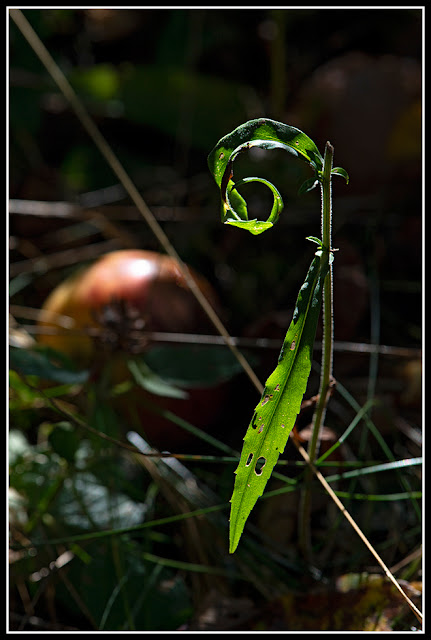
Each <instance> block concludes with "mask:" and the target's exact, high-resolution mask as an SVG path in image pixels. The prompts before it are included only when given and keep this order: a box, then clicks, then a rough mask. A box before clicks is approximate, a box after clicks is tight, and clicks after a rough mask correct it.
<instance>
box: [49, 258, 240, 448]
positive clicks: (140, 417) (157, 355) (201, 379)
mask: <svg viewBox="0 0 431 640" xmlns="http://www.w3.org/2000/svg"><path fill="white" fill-rule="evenodd" d="M189 271H190V274H191V276H192V277H193V278H194V280H195V281H196V283H197V284H198V286H199V288H200V289H201V291H202V292H203V293H204V295H205V296H206V298H207V299H208V301H209V302H210V304H211V305H212V306H213V308H214V309H215V310H216V311H217V312H220V305H219V302H218V298H217V295H216V293H215V291H214V289H213V287H212V286H211V285H210V283H209V282H208V281H207V280H206V279H205V278H204V277H203V276H201V275H200V274H198V273H197V272H196V271H194V270H193V269H191V268H190V267H189ZM43 312H44V315H43V318H44V319H43V321H41V322H40V323H39V325H40V327H41V331H46V333H41V334H40V337H39V342H40V343H41V344H43V345H46V346H49V347H51V348H53V349H55V350H57V351H61V352H63V353H65V354H66V355H68V356H69V357H70V359H71V360H73V361H74V362H75V363H76V364H77V365H79V366H80V367H83V368H89V369H90V371H91V376H92V380H95V381H96V383H97V381H98V380H99V379H102V378H103V384H104V388H111V389H112V388H113V387H114V386H116V387H117V388H118V385H121V383H127V382H129V383H130V388H129V389H128V390H127V391H125V392H124V393H121V394H119V395H117V396H115V397H111V400H110V402H111V401H112V403H113V406H114V408H115V409H116V411H117V413H118V414H119V416H120V417H121V422H122V423H123V426H124V428H125V429H126V430H130V429H132V430H137V431H139V432H140V433H141V434H143V435H144V436H145V437H146V439H147V440H148V442H149V443H150V444H151V445H152V446H155V447H157V448H159V449H162V450H169V451H176V450H184V448H187V447H189V448H190V447H192V448H194V447H195V446H196V445H197V444H199V443H197V442H196V440H197V438H196V436H193V435H191V434H190V433H188V432H187V431H185V430H184V429H183V428H182V427H180V426H178V425H176V424H174V423H173V422H172V421H171V420H169V419H167V418H166V417H163V416H162V415H161V414H160V412H159V410H157V409H156V410H154V405H156V406H157V407H159V408H161V409H167V410H168V411H170V412H172V413H173V414H175V415H176V416H179V417H180V418H182V419H183V420H186V421H187V422H190V423H191V424H192V425H194V426H196V427H198V428H200V429H202V430H208V429H212V428H214V427H215V425H216V423H217V418H218V417H219V415H220V410H221V408H222V406H223V402H225V401H226V393H227V386H228V385H227V379H228V378H229V377H231V375H232V373H235V372H236V371H237V368H236V366H235V364H234V363H232V361H230V363H228V359H229V358H231V355H230V353H229V352H227V356H228V357H227V359H226V355H222V359H221V360H222V361H221V362H220V350H219V349H218V348H217V347H211V346H209V347H208V346H207V347H204V348H203V349H204V350H206V351H205V352H202V348H200V347H199V345H196V344H195V345H193V344H191V345H189V346H184V345H183V346H181V347H179V346H171V347H169V346H160V345H159V346H157V347H155V346H154V345H153V344H152V343H151V342H148V340H147V338H146V333H147V332H154V331H157V332H178V333H189V334H196V333H213V332H214V331H213V329H212V325H211V324H210V321H209V320H208V319H207V317H206V316H205V314H204V312H203V311H202V309H201V307H200V305H199V304H198V302H197V301H196V299H195V297H194V295H193V294H192V292H191V291H190V289H189V288H188V286H187V283H186V281H185V278H184V276H183V275H182V273H181V271H180V269H179V268H178V265H177V263H176V262H175V261H174V260H173V259H172V258H170V257H168V256H165V255H162V254H159V253H156V252H151V251H144V250H123V251H115V252H112V253H109V254H107V255H105V256H102V257H101V258H99V259H98V260H97V261H96V262H95V263H93V264H92V265H90V266H88V267H84V268H83V269H81V270H80V271H79V272H78V273H77V274H75V275H72V276H71V277H69V278H68V279H66V280H65V281H63V282H62V283H60V284H59V285H58V286H57V287H56V288H55V289H54V290H53V291H52V293H51V294H50V295H49V296H48V298H47V300H46V302H45V303H44V305H43ZM49 316H52V318H53V320H52V321H51V320H49ZM59 316H67V317H68V318H71V319H72V321H73V328H72V329H71V330H66V331H65V330H64V329H63V330H62V329H61V328H59V325H58V320H56V318H58V317H59ZM192 341H193V340H192ZM197 350H200V353H201V357H199V354H198V351H197ZM226 351H227V350H226ZM216 352H218V353H216ZM167 354H168V355H167ZM202 354H203V357H202ZM147 356H149V357H150V360H151V362H152V365H151V367H149V366H148V363H147V361H146V358H147ZM196 358H198V360H199V362H200V363H202V371H199V370H196V366H195V367H194V369H195V371H194V372H193V374H192V375H191V374H190V371H188V370H189V369H190V367H191V365H193V362H198V360H195V359H196ZM161 359H162V360H164V370H163V367H162V370H161V371H160V372H158V371H155V372H154V369H153V366H155V367H156V368H157V364H158V362H160V360H161ZM166 361H167V365H168V366H167V369H168V371H167V369H166ZM133 363H134V364H133ZM172 365H174V366H173V368H172ZM191 368H192V369H193V366H192V367H191ZM169 369H170V371H169ZM148 372H149V375H147V373H148ZM165 375H167V376H168V379H164V376H165ZM154 380H155V381H156V387H157V381H158V382H160V385H159V388H158V389H157V388H156V389H155V391H156V392H155V393H153V392H151V391H148V389H153V387H152V386H151V385H152V384H153V382H154ZM137 381H138V383H137ZM139 382H141V383H143V384H139ZM164 385H165V386H164ZM126 387H127V384H126ZM172 395H173V396H177V397H169V396H172ZM178 396H179V397H178ZM151 407H153V408H151Z"/></svg>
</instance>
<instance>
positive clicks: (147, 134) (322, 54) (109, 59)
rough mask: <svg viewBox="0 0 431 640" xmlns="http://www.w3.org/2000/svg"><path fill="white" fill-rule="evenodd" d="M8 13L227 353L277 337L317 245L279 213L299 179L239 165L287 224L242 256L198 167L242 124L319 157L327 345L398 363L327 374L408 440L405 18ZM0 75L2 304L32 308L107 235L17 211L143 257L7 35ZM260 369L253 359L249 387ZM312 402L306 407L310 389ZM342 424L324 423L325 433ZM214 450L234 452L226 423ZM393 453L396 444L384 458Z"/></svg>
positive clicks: (316, 201)
mask: <svg viewBox="0 0 431 640" xmlns="http://www.w3.org/2000/svg"><path fill="white" fill-rule="evenodd" d="M23 13H24V15H25V16H26V17H27V19H28V20H29V22H30V23H31V24H32V25H33V27H34V29H35V30H36V32H37V33H38V35H39V36H40V38H41V39H42V41H43V42H44V44H45V45H46V47H47V48H48V50H49V51H50V53H51V55H52V56H53V57H54V59H55V60H56V61H57V63H58V64H59V65H60V66H61V68H62V69H63V71H64V73H65V74H66V76H67V77H68V78H69V80H70V81H71V83H72V85H73V86H74V88H75V89H76V91H77V92H78V94H79V96H80V97H81V99H82V100H83V102H84V104H85V105H86V107H87V109H88V110H89V112H90V113H91V115H92V117H93V118H94V120H95V122H96V123H97V126H98V127H99V128H100V130H101V132H102V133H103V135H104V136H105V138H106V139H107V141H108V143H109V144H110V146H111V147H112V149H113V150H114V152H115V153H116V154H117V156H118V158H119V159H120V161H121V163H122V164H123V165H124V167H125V168H126V169H127V171H128V173H129V175H130V176H131V178H132V180H133V181H134V183H135V184H136V186H137V187H138V189H139V191H140V192H141V194H142V196H143V198H144V200H145V201H146V203H147V204H148V206H149V207H150V209H151V210H152V211H153V212H154V214H155V216H156V218H158V220H159V222H160V224H161V225H162V226H163V228H164V230H165V232H166V233H167V235H168V236H169V238H170V240H171V242H172V244H173V245H174V247H175V248H176V249H177V251H178V253H179V254H180V255H181V257H182V258H183V259H184V261H185V262H187V263H189V264H191V265H192V266H193V267H195V268H196V269H197V270H198V271H200V272H201V273H203V274H204V275H205V276H206V277H207V278H208V279H209V281H210V282H211V283H212V284H213V285H214V287H215V289H216V291H217V292H218V294H219V296H220V299H221V301H222V305H223V310H224V317H223V320H224V321H225V323H226V325H227V327H228V329H229V331H230V333H231V334H232V335H236V336H239V337H251V338H257V337H270V338H280V340H281V339H282V338H283V336H284V333H285V330H286V327H287V324H288V321H289V317H290V314H291V312H292V307H293V305H294V302H295V299H296V294H297V291H298V288H299V286H300V285H301V282H302V279H303V278H304V276H305V273H306V269H307V266H308V264H309V262H310V259H311V256H312V252H313V245H310V243H309V242H307V241H306V240H305V237H306V236H307V235H315V236H317V235H319V231H320V229H319V228H320V218H319V212H320V198H319V193H318V190H314V191H312V192H310V193H308V194H306V195H304V196H301V197H299V196H298V195H297V190H298V187H299V186H300V184H301V182H302V181H303V179H304V178H307V177H309V176H308V175H307V174H304V173H303V169H302V167H297V166H296V164H295V162H293V161H292V160H291V158H290V157H289V156H287V155H286V154H284V155H283V154H282V153H280V154H279V153H278V152H271V153H267V154H266V155H265V158H264V160H265V161H263V160H262V157H251V158H249V159H248V160H246V161H245V162H244V167H243V168H242V170H243V171H244V172H247V173H245V175H258V176H260V177H266V178H268V179H269V180H271V182H273V183H274V184H275V185H276V186H277V187H278V189H279V190H280V191H281V193H282V195H283V198H284V200H285V204H286V209H285V211H284V212H283V214H282V217H281V220H280V222H279V224H278V225H277V227H276V231H275V232H274V231H273V232H272V233H266V234H263V235H262V236H259V237H257V238H256V237H252V236H251V235H249V234H246V233H244V232H241V231H240V230H238V229H232V228H228V227H225V226H223V225H221V224H220V220H219V206H220V205H219V193H218V190H217V187H216V185H215V183H214V182H213V179H212V177H211V175H210V174H209V171H208V169H207V164H206V158H207V155H208V153H209V152H210V151H211V149H212V148H213V146H214V145H215V144H216V143H217V141H218V140H219V139H220V138H221V137H222V136H224V135H225V134H227V133H229V132H230V131H231V130H233V129H234V128H235V127H237V126H238V125H239V124H241V123H242V122H245V121H246V120H249V119H252V118H255V117H261V116H266V117H269V118H273V119H275V120H280V121H283V122H285V123H287V124H291V125H294V126H296V127H298V128H300V129H302V130H303V131H305V132H306V133H307V135H309V136H310V137H311V138H312V139H313V140H314V141H315V142H316V144H317V146H318V147H319V149H321V151H322V152H323V149H324V145H325V142H326V141H327V140H329V141H330V142H331V143H332V145H333V146H334V148H335V165H336V166H341V167H343V168H344V169H345V170H346V171H347V172H348V173H349V175H350V184H349V185H346V184H345V182H344V180H343V179H342V178H337V177H335V178H334V180H333V245H334V247H336V248H339V252H337V253H336V254H335V265H334V268H335V282H334V296H335V303H334V304H335V339H336V340H337V341H351V342H356V343H362V342H364V343H370V342H375V343H380V344H382V345H389V346H390V347H392V348H394V349H398V348H402V349H406V351H405V352H403V353H401V351H399V352H394V353H393V354H392V355H391V354H389V355H388V354H386V355H383V356H380V359H379V360H378V361H376V360H374V361H373V360H372V358H371V360H370V356H369V355H364V354H358V353H354V352H352V351H350V350H338V351H336V354H335V364H334V374H335V376H336V377H337V378H338V379H340V380H341V381H342V383H343V384H344V385H345V386H346V387H347V388H349V389H350V391H351V392H352V393H354V394H355V397H357V398H358V401H360V400H361V399H362V401H363V399H364V398H365V397H366V395H367V385H369V380H370V375H371V373H370V371H371V369H372V367H376V366H377V368H378V373H379V375H378V376H377V378H373V380H374V382H373V384H375V393H376V395H377V396H378V397H379V399H380V400H382V401H383V404H384V411H381V412H380V413H379V412H377V413H376V414H374V418H375V420H376V423H377V424H379V427H380V428H382V430H383V432H384V433H385V434H386V435H388V434H389V435H388V437H389V438H392V437H393V430H394V429H395V430H396V429H397V428H398V427H397V426H396V425H398V426H399V424H400V423H402V424H403V425H404V427H405V425H406V424H407V426H408V427H409V428H413V429H418V428H419V427H420V421H421V399H420V396H421V394H420V358H419V350H420V347H421V324H422V295H421V281H422V259H423V254H422V149H421V143H422V133H421V122H422V116H421V102H422V67H421V65H422V47H423V42H422V37H423V33H422V19H423V15H422V12H421V10H419V9H406V8H404V9H397V8H395V9H384V10H383V9H375V10H374V9H346V8H343V9H339V10H337V9H316V8H315V9H295V10H289V9H284V10H279V9H278V10H272V9H267V10H264V9H245V8H244V9H241V10H239V9H233V10H227V9H178V10H176V9H157V10H156V9H151V10H146V9H127V10H118V9H86V10H78V9H70V10H69V9H68V10H65V9H63V10H58V9H52V10H51V9H49V10H48V9H44V10H25V11H24V12H23ZM9 64H10V67H9V80H10V91H9V125H10V129H9V197H10V199H11V207H10V213H9V231H10V276H11V301H12V303H14V304H16V305H27V306H28V307H34V308H39V307H40V306H41V305H42V304H43V301H44V299H45V297H46V295H47V294H48V293H49V291H50V290H51V289H52V287H53V286H54V285H55V284H57V283H58V282H60V281H61V280H62V279H63V278H64V277H65V276H66V275H68V274H69V273H70V272H72V271H73V270H74V269H75V268H76V266H77V264H81V263H85V262H87V261H88V260H89V259H93V258H95V257H97V256H98V255H99V254H100V253H101V252H103V250H104V247H105V246H106V245H105V244H104V243H105V242H106V240H107V239H108V240H110V241H112V242H113V245H112V246H113V247H115V248H121V247H122V246H124V245H123V244H122V242H123V241H122V240H121V238H120V235H117V236H115V234H114V236H115V237H114V238H112V237H107V236H106V233H104V232H103V231H102V232H101V231H100V230H98V229H97V227H95V226H91V224H87V226H86V227H85V225H84V226H82V225H78V224H77V223H76V220H75V221H74V220H73V219H69V218H68V219H66V220H65V219H63V220H62V219H61V218H60V217H58V215H48V216H47V215H46V211H44V215H34V214H32V215H25V214H24V213H23V210H22V205H20V203H19V202H17V201H18V200H32V201H39V202H41V203H43V202H52V203H58V202H69V203H73V204H76V205H77V206H78V207H80V208H82V209H84V210H88V211H89V212H90V213H91V208H92V207H97V208H98V210H99V211H102V213H103V215H104V216H105V217H106V219H108V220H111V221H113V222H114V223H115V225H116V228H117V229H121V230H123V231H125V232H127V233H128V234H130V235H129V236H128V237H129V238H130V237H132V238H133V242H134V246H136V247H137V248H143V249H154V250H159V249H160V247H159V246H158V243H157V240H156V239H155V238H154V237H153V235H152V234H151V231H150V230H149V229H148V228H147V226H146V224H145V222H144V221H143V220H142V219H141V218H140V217H139V215H138V214H137V212H136V210H135V209H134V207H133V205H132V203H131V202H130V201H129V199H128V198H127V197H126V196H125V194H124V191H123V189H122V187H121V186H120V185H118V184H117V180H116V178H115V176H114V175H113V174H112V171H111V170H110V168H109V167H108V166H107V164H106V162H105V161H104V160H103V158H102V157H101V156H100V154H99V152H98V150H97V149H96V148H95V147H94V145H93V144H92V142H91V141H90V139H89V138H88V135H87V134H86V132H85V131H84V129H83V128H82V126H81V125H80V123H79V121H78V120H77V118H76V116H75V114H74V113H73V112H72V110H71V109H70V107H69V105H68V104H67V102H66V100H65V99H64V97H63V96H62V95H61V94H60V93H59V91H58V89H57V87H56V86H54V84H53V81H52V80H51V79H50V77H49V76H48V74H47V72H46V70H45V69H44V68H43V67H42V65H41V63H40V62H39V60H38V59H37V57H36V55H35V54H34V52H33V51H32V50H31V48H30V47H29V45H28V44H27V42H26V41H25V39H24V38H23V36H22V34H21V33H20V32H19V30H18V29H17V28H16V26H15V24H13V21H11V24H10V32H9ZM244 194H245V190H244ZM245 195H246V194H245ZM246 197H247V199H248V202H249V205H250V209H251V213H252V215H256V216H257V217H259V218H263V219H264V218H266V216H267V212H268V207H269V206H270V197H269V195H268V193H267V192H266V191H265V188H264V187H263V186H262V185H257V187H256V188H253V189H252V188H250V190H249V191H248V192H247V195H246ZM41 206H42V209H43V205H41ZM69 250H72V253H69V254H67V257H65V254H64V253H63V252H65V251H69ZM41 257H43V258H44V259H47V260H48V262H41V261H40V258H41ZM46 265H48V267H47V266H46ZM276 354H277V351H269V352H265V354H263V353H261V352H259V353H258V354H256V353H255V352H254V355H255V356H257V364H256V367H257V371H258V373H259V375H260V376H261V377H262V379H264V378H265V376H266V375H267V374H268V373H269V372H270V371H271V370H272V368H273V364H274V360H275V358H276ZM373 363H374V364H373ZM418 367H419V374H418ZM374 372H375V369H374ZM418 376H419V377H418ZM241 384H242V385H243V387H244V393H243V398H244V407H241V411H243V414H244V412H245V414H246V415H248V413H249V411H250V409H249V407H250V406H251V407H253V406H254V404H255V402H256V398H255V392H254V390H253V389H250V385H249V383H248V381H246V380H243V381H242V382H241ZM311 384H312V385H314V388H316V385H317V376H316V378H315V379H314V378H313V379H312V381H311ZM368 391H369V387H368ZM243 414H242V415H243ZM344 418H345V416H344V414H343V413H342V411H341V412H339V413H338V414H337V411H335V415H334V416H333V422H334V426H335V428H336V430H337V428H339V433H342V431H343V428H345V426H346V423H345V422H344ZM379 419H380V422H379ZM343 425H344V427H343ZM228 431H229V434H230V437H231V438H232V440H233V441H235V442H236V445H235V446H239V445H238V441H240V440H241V437H242V433H243V431H244V423H243V422H242V423H241V424H235V425H232V428H231V427H230V426H228ZM395 441H396V442H398V441H397V438H396V437H395ZM397 446H398V445H397ZM406 446H407V445H405V443H403V444H402V445H399V447H400V448H399V452H400V455H407V454H406V453H405V451H406ZM408 449H409V448H408V446H407V450H408ZM409 451H410V450H409ZM412 455H418V454H417V452H416V450H413V451H412ZM409 548H410V547H409ZM398 552H400V553H402V552H401V551H400V550H399V549H398V548H397V551H394V558H396V557H397V553H398Z"/></svg>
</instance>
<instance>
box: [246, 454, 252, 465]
mask: <svg viewBox="0 0 431 640" xmlns="http://www.w3.org/2000/svg"><path fill="white" fill-rule="evenodd" d="M252 460H253V454H252V453H249V454H248V458H247V462H246V463H245V466H246V467H249V466H250V463H251V461H252Z"/></svg>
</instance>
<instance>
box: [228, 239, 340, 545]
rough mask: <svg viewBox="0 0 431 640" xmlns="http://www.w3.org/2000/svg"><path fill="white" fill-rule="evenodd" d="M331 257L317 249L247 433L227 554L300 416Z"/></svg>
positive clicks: (240, 464) (240, 531)
mask: <svg viewBox="0 0 431 640" xmlns="http://www.w3.org/2000/svg"><path fill="white" fill-rule="evenodd" d="M330 259H332V255H331V256H329V254H328V252H327V251H325V250H323V249H319V250H318V251H317V252H316V254H315V257H314V259H313V261H312V263H311V265H310V268H309V270H308V273H307V277H306V279H305V282H304V284H303V285H302V287H301V289H300V291H299V294H298V298H297V301H296V307H295V311H294V313H293V318H292V322H291V324H290V327H289V329H288V331H287V334H286V337H285V339H284V342H283V346H282V349H281V352H280V355H279V358H278V365H277V367H276V369H275V370H274V372H273V373H272V374H271V375H270V377H269V378H268V380H267V381H266V385H265V389H264V391H263V394H262V397H261V399H260V401H259V403H258V405H257V406H256V409H255V411H254V414H253V417H252V419H251V422H250V425H249V427H248V429H247V433H246V435H245V437H244V445H243V449H242V453H241V459H240V462H239V465H238V468H237V469H236V471H235V474H236V478H235V486H234V491H233V495H232V499H231V515H230V552H231V553H233V552H234V551H235V549H236V547H237V546H238V542H239V540H240V537H241V535H242V532H243V529H244V525H245V523H246V520H247V518H248V516H249V515H250V512H251V510H252V509H253V507H254V505H255V504H256V501H257V499H258V498H259V497H260V496H261V495H262V493H263V491H264V489H265V486H266V483H267V481H268V480H269V478H270V476H271V473H272V470H273V468H274V466H275V464H276V463H277V460H278V457H279V455H280V454H281V453H283V451H284V448H285V446H286V442H287V439H288V436H289V433H290V432H291V430H292V428H293V426H294V424H295V420H296V416H297V414H298V413H299V410H300V407H301V402H302V398H303V395H304V393H305V390H306V387H307V381H308V378H309V375H310V371H311V358H312V352H313V344H314V338H315V334H316V327H317V322H318V319H319V313H320V308H321V302H322V290H323V284H324V280H325V277H326V275H327V273H328V270H329V261H330Z"/></svg>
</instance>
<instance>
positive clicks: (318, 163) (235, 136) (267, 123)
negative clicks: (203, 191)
mask: <svg viewBox="0 0 431 640" xmlns="http://www.w3.org/2000/svg"><path fill="white" fill-rule="evenodd" d="M251 147H260V148H262V149H284V150H285V151H288V152H289V153H291V154H293V155H294V156H296V157H298V158H300V159H302V160H304V161H305V162H307V163H308V164H309V165H310V166H311V167H312V168H313V169H314V172H315V176H316V179H317V178H318V176H319V172H320V171H321V170H322V167H323V158H322V156H321V154H320V152H319V150H318V148H317V147H316V145H315V144H314V142H313V141H312V140H311V138H309V137H308V136H307V135H306V134H305V133H303V132H302V131H300V130H299V129H296V128H295V127H291V126H290V125H286V124H283V123H282V122H277V121H275V120H270V119H268V118H258V119H256V120H249V121H248V122H246V123H245V124H242V125H241V126H239V127H237V128H236V129H235V130H234V131H232V132H231V133H229V134H228V135H226V136H224V137H223V138H221V140H219V142H218V143H217V144H216V146H215V147H214V149H213V150H212V151H211V153H210V154H209V156H208V166H209V168H210V171H211V172H212V174H213V176H214V179H215V181H216V183H217V185H218V186H219V187H220V190H221V195H222V221H223V222H224V223H226V224H231V225H234V226H237V227H243V228H244V229H246V230H248V231H250V232H251V233H253V234H255V235H257V234H258V233H262V232H263V231H266V229H268V228H270V227H272V225H273V224H274V223H275V222H276V221H277V219H278V217H279V215H280V213H281V211H282V210H283V206H284V205H283V200H282V199H281V196H280V194H279V192H278V191H277V189H276V188H275V187H274V185H272V184H271V183H270V182H268V181H267V180H263V179H261V178H256V177H253V178H246V179H244V180H240V181H239V182H238V183H235V182H234V181H233V179H232V178H233V162H234V160H235V158H236V157H237V156H238V154H240V153H242V152H243V151H246V150H247V149H250V148H251ZM252 181H258V182H264V183H265V184H266V185H267V186H268V187H269V188H270V189H271V191H272V192H273V196H274V204H273V207H272V211H271V214H270V216H269V218H268V220H267V221H266V222H262V221H260V220H249V219H248V211H247V204H246V202H245V200H244V199H243V197H242V196H241V195H240V194H239V193H238V191H237V190H236V188H237V186H239V184H241V183H243V182H252ZM313 184H314V181H313Z"/></svg>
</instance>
